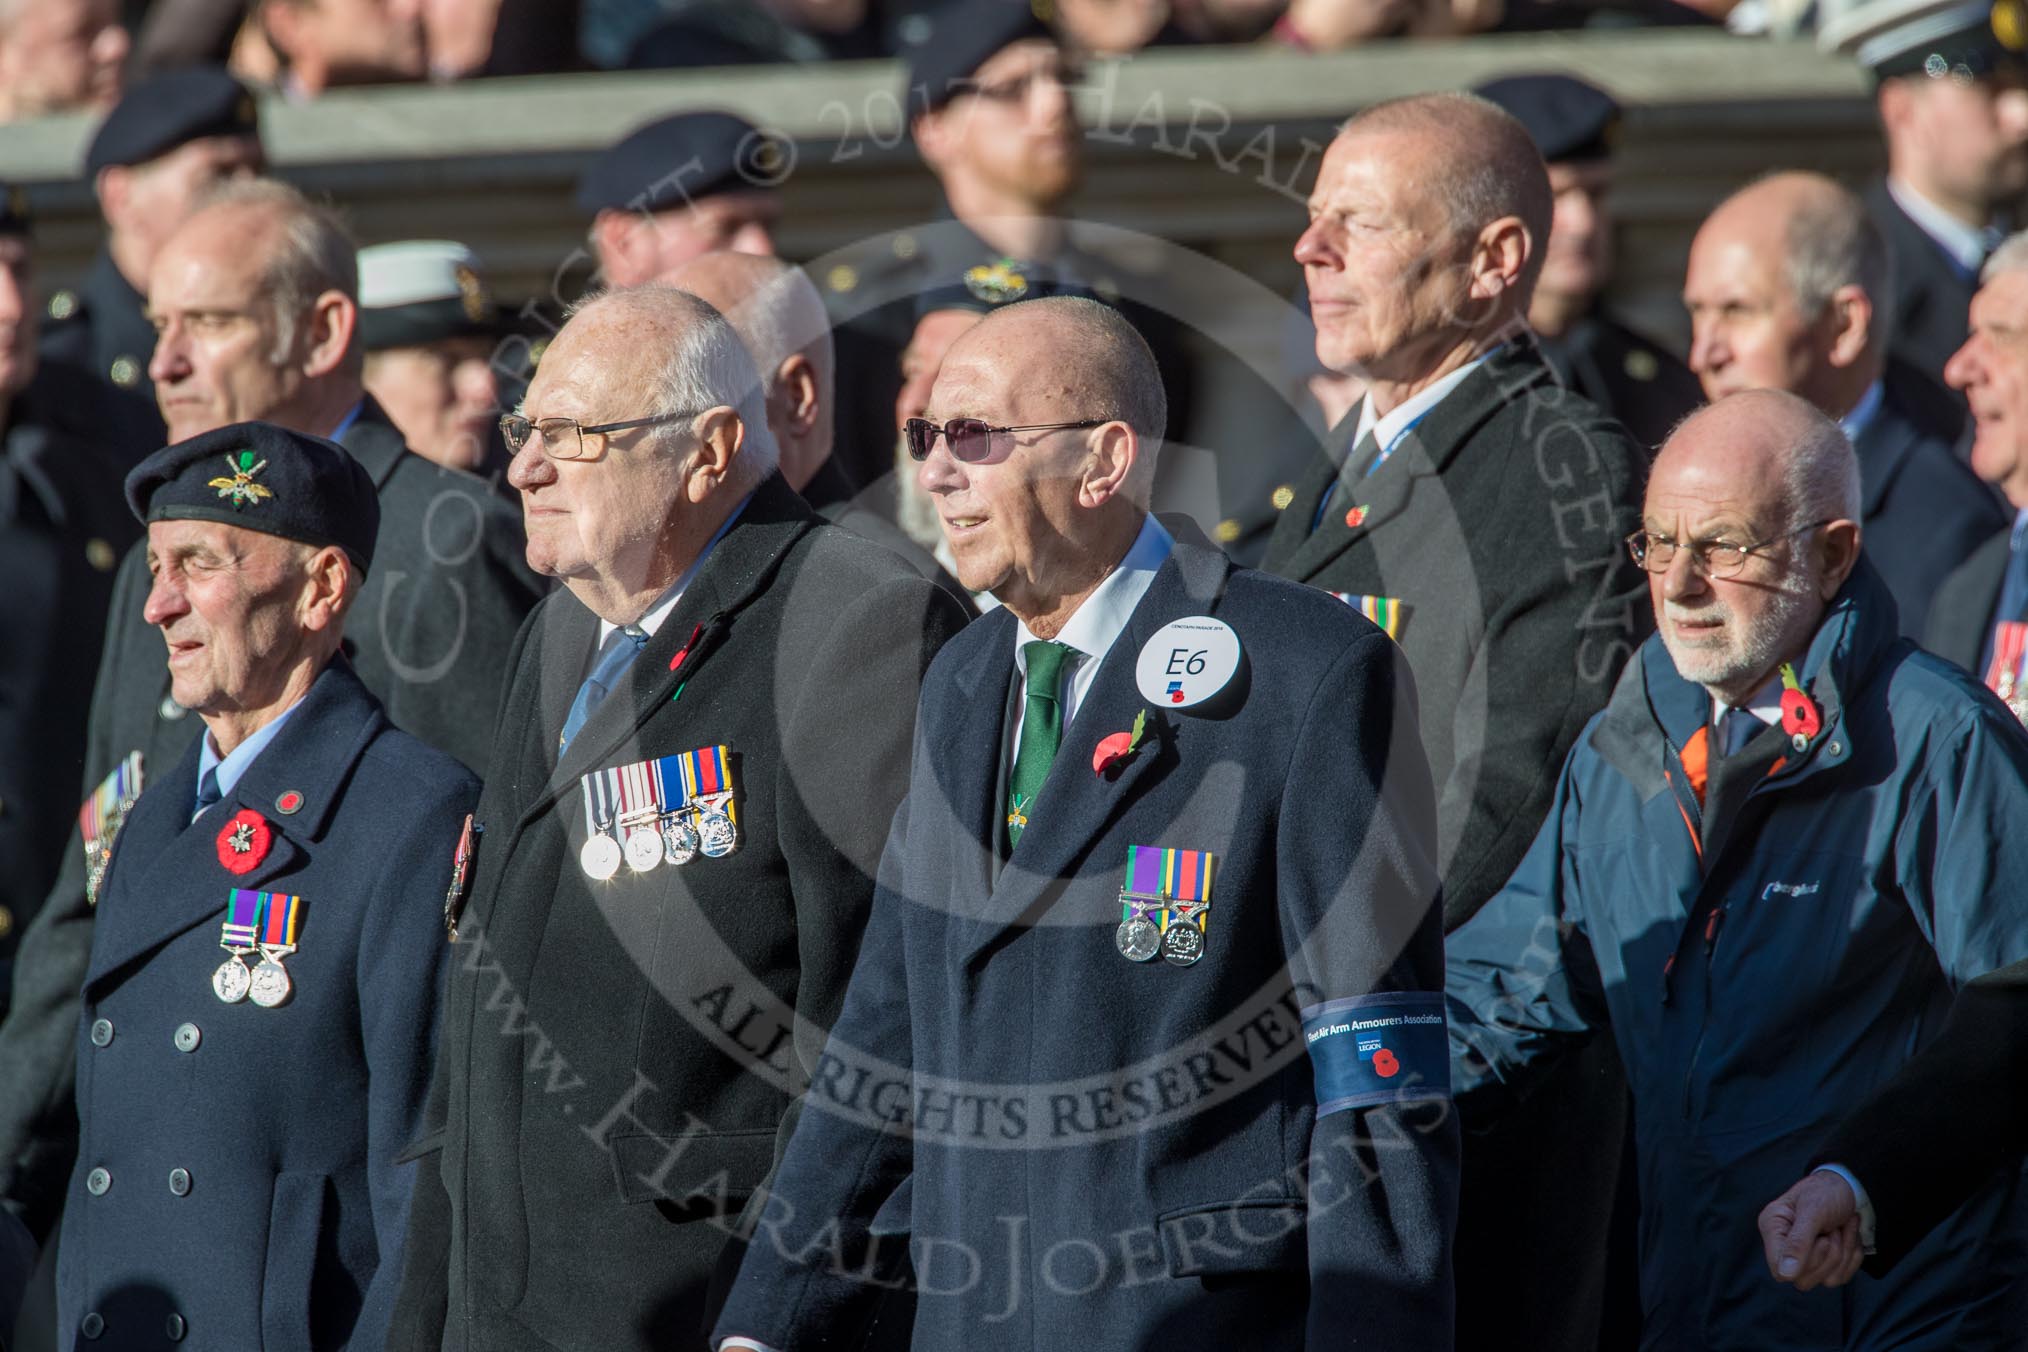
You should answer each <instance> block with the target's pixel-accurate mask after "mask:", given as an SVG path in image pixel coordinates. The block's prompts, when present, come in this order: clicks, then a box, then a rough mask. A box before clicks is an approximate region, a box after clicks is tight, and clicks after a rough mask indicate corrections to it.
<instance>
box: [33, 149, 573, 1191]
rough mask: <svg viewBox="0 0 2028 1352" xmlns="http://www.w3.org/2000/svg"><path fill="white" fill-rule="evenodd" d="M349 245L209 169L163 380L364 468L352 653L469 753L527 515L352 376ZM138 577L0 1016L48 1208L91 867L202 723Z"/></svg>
mask: <svg viewBox="0 0 2028 1352" xmlns="http://www.w3.org/2000/svg"><path fill="white" fill-rule="evenodd" d="M357 255H358V248H357V245H355V244H354V242H353V240H352V238H351V237H350V236H349V235H347V234H346V233H345V231H344V229H343V228H342V227H341V226H339V225H338V224H337V222H336V221H335V219H334V218H333V217H332V216H331V215H330V213H329V212H327V211H324V210H322V209H320V208H318V207H316V206H315V205H314V204H312V203H310V202H309V201H307V200H306V199H305V198H304V197H303V196H302V194H301V193H299V192H297V191H296V190H295V189H293V188H291V187H289V186H287V185H286V184H282V183H276V182H273V181H271V180H255V181H252V182H248V183H235V184H228V185H225V186H223V187H221V188H220V189H219V190H218V192H217V194H216V195H215V196H214V197H213V198H212V199H209V200H208V204H207V205H206V206H205V207H204V208H203V209H202V210H201V211H199V212H198V213H197V215H195V216H193V217H192V218H191V219H190V220H189V221H187V222H186V223H185V225H184V228H183V229H182V230H179V231H178V232H177V234H176V236H175V237H174V238H173V239H172V240H171V241H170V242H169V244H168V245H167V246H165V247H164V249H163V251H162V257H161V259H160V260H159V262H158V266H157V269H156V272H157V277H156V285H155V286H154V287H153V288H152V289H151V294H150V308H151V310H152V311H153V314H154V318H155V319H156V320H157V322H158V323H160V324H161V326H162V339H161V341H160V343H159V344H157V349H156V353H155V358H154V367H153V369H154V371H155V373H156V377H157V381H156V384H157V389H158V390H159V391H160V393H161V397H162V406H163V409H164V411H165V412H166V413H167V414H168V416H169V419H170V422H171V426H172V434H173V435H174V436H176V437H177V438H178V440H179V441H180V440H185V439H188V438H190V437H194V436H197V435H199V434H201V433H204V432H209V431H213V430H215V429H217V428H218V427H221V426H226V425H229V424H232V423H237V422H245V421H252V420H260V421H264V422H273V423H276V424H278V425H281V426H286V427H288V428H290V429H291V430H292V431H297V432H303V433H308V434H310V435H315V436H328V437H329V438H330V439H331V440H333V441H335V442H337V443H338V444H340V445H341V446H343V447H344V448H345V450H346V452H347V453H348V454H349V455H350V456H351V457H352V458H353V459H354V460H356V461H357V462H358V463H359V464H360V465H361V466H362V467H363V468H364V470H365V471H366V473H367V475H368V477H369V479H370V480H371V482H372V483H373V485H374V487H375V496H376V500H377V502H378V505H379V518H378V519H379V522H380V530H379V536H378V543H379V552H380V563H381V566H380V567H379V568H377V569H375V570H374V572H373V574H372V576H371V577H368V578H367V579H366V580H365V582H364V584H363V586H362V587H361V589H360V592H359V597H358V600H357V601H356V603H355V604H354V607H353V612H352V613H353V620H352V623H351V625H349V626H348V627H347V631H346V638H345V643H346V655H347V657H348V659H349V660H350V661H351V662H352V664H353V667H354V669H355V671H356V672H357V674H358V676H359V679H360V680H361V681H362V682H364V684H365V685H366V688H367V689H369V690H371V691H372V692H373V694H374V696H375V697H376V698H377V699H379V700H380V701H381V703H382V704H383V705H384V706H386V709H387V711H388V716H389V717H390V718H391V719H392V720H393V721H394V723H395V725H396V726H398V727H400V728H401V729H402V730H403V731H405V732H410V733H413V734H414V735H416V736H417V737H420V738H421V739H422V740H423V741H425V742H427V743H428V744H429V745H431V746H433V747H435V748H437V749H438V750H440V751H444V752H447V753H449V754H451V755H453V756H456V757H457V758H458V759H460V760H462V761H464V762H465V763H466V764H473V763H475V762H478V761H480V760H481V759H483V757H484V754H485V747H486V745H487V742H488V739H489V738H490V736H491V733H492V727H493V714H494V709H495V706H496V704H497V702H498V699H499V692H500V690H501V689H502V688H503V687H504V685H505V683H506V679H507V673H508V670H509V666H510V664H509V661H508V657H509V653H510V652H511V649H512V643H513V639H514V634H515V631H516V630H517V629H518V628H519V627H520V625H521V621H522V619H523V618H524V617H525V616H526V615H527V613H528V610H529V608H530V607H531V606H533V605H534V604H535V601H536V599H537V597H538V596H539V595H540V590H541V589H540V584H539V582H538V580H537V579H536V578H535V577H534V576H533V575H532V574H531V573H530V572H529V571H528V569H527V566H526V564H525V562H524V561H523V559H522V556H521V543H522V538H521V531H520V523H519V522H518V521H517V520H516V518H515V514H514V512H513V509H512V508H511V507H510V506H509V505H508V504H507V503H506V502H504V501H502V500H501V498H500V495H499V494H498V493H497V492H495V491H494V489H493V488H492V486H491V485H489V484H487V483H486V482H485V481H484V480H482V479H479V478H477V477H476V476H474V475H470V474H466V473H464V472H462V471H460V470H455V469H448V468H445V467H443V466H440V465H434V464H432V463H430V462H429V461H427V460H425V459H423V458H422V457H421V456H419V455H415V454H413V453H411V452H410V451H408V450H407V449H406V448H405V447H404V446H403V445H402V439H401V434H400V433H399V432H398V431H396V430H395V428H394V426H393V425H392V424H391V423H390V422H389V421H388V420H387V417H386V415H385V414H384V413H382V412H381V410H380V408H379V406H378V405H377V404H375V403H374V401H373V400H372V399H371V398H369V397H367V396H366V395H365V393H364V391H363V390H362V388H361V386H360V368H361V365H362V356H361V354H360V352H359V343H358V302H357V296H358V284H357V280H356V276H357V273H356V259H357ZM277 279H281V281H282V283H283V284H281V285H277V284H276V282H277ZM149 585H150V582H149V572H148V567H147V560H146V558H145V556H144V554H143V552H142V551H140V550H130V551H129V552H128V554H127V557H126V559H125V560H124V561H123V562H122V563H121V565H120V571H119V573H118V576H117V577H116V579H115V582H114V590H113V600H112V615H113V618H112V622H111V624H109V625H108V627H107V631H106V648H105V653H104V656H103V658H102V659H101V662H100V666H99V677H98V681H97V684H96V687H95V690H94V693H93V696H92V709H91V719H90V725H89V732H88V735H87V738H86V744H85V774H84V779H83V782H82V783H81V784H78V785H77V786H76V789H75V791H76V792H77V793H78V794H79V796H80V797H82V798H83V799H84V800H85V804H84V805H85V807H86V808H87V809H93V810H92V811H89V812H87V813H86V814H85V815H84V816H83V817H81V818H80V819H79V824H78V829H77V830H76V831H75V832H74V833H73V834H72V836H71V844H70V846H69V847H68V848H67V850H66V852H65V859H64V862H63V866H62V869H61V870H60V872H59V874H58V877H57V880H56V882H55V884H54V885H53V886H52V887H51V889H50V891H49V894H48V899H47V900H46V901H45V902H44V904H43V906H42V908H41V911H40V912H39V913H38V914H37V916H36V919H35V923H34V924H33V925H31V926H30V927H29V930H28V932H27V933H26V934H25V935H24V936H23V939H22V944H21V949H22V951H21V956H20V959H19V961H18V963H17V965H16V980H15V983H14V1002H13V1005H12V1007H11V1008H10V1009H9V1010H8V1014H7V1020H6V1022H5V1023H4V1024H0V1084H5V1085H7V1086H8V1092H7V1093H4V1094H0V1197H5V1198H6V1199H8V1201H9V1202H11V1203H13V1204H15V1205H17V1206H21V1207H24V1208H26V1209H28V1210H30V1211H33V1212H35V1213H37V1214H38V1215H39V1216H40V1217H42V1220H41V1223H40V1225H46V1224H47V1214H48V1211H49V1210H50V1209H51V1208H52V1207H53V1206H54V1205H55V1204H56V1199H54V1198H51V1197H50V1196H49V1195H48V1193H49V1189H48V1187H47V1183H48V1181H49V1179H50V1178H51V1177H52V1176H54V1177H61V1176H62V1173H63V1172H64V1170H65V1169H66V1168H67V1164H66V1163H65V1161H67V1159H68V1155H69V1151H70V1149H71V1148H72V1141H71V1137H72V1135H73V1132H74V1125H75V1124H74V1121H73V1119H72V1117H71V1113H70V1101H71V1092H70V1072H71V1064H72V1062H71V1058H70V1056H69V1055H68V1051H67V1048H68V1045H69V1039H70V1036H71V1033H72V1030H73V1029H74V1028H75V1026H76V1023H77V1017H78V1015H77V998H78V997H77V992H78V986H79V979H80V978H81V976H82V975H83V967H84V963H85V960H86V953H87V951H88V949H89V946H90V942H91V939H90V931H91V926H92V916H93V906H92V900H93V897H94V895H95V893H94V891H93V888H92V885H91V877H90V873H89V870H88V867H87V866H88V865H89V864H90V863H92V862H93V861H94V860H95V859H96V857H97V855H98V853H100V852H102V851H103V849H104V848H105V847H106V845H107V844H109V842H110V841H111V840H112V838H113V836H114V834H115V831H116V829H117V827H118V823H119V819H120V812H119V809H120V808H121V807H122V806H123V805H124V804H125V803H126V802H127V801H128V799H129V798H130V797H131V794H130V792H129V790H130V789H131V777H130V776H128V775H126V774H124V773H123V772H124V771H125V770H126V768H127V767H129V766H131V765H133V764H134V763H135V761H134V758H135V756H136V754H137V753H138V756H139V775H140V778H141V780H142V782H143V783H147V782H152V780H153V779H154V778H155V777H156V776H158V775H159V774H161V773H163V772H166V771H167V770H168V769H169V768H170V767H171V766H173V765H175V764H176V762H177V759H178V758H179V757H180V756H181V754H182V753H183V751H184V749H185V748H186V747H187V746H188V745H189V744H190V743H191V742H192V741H194V740H196V739H197V733H198V728H197V720H196V719H194V718H192V717H191V716H190V710H189V708H188V706H186V705H185V704H184V703H183V702H182V701H181V699H180V698H179V696H178V693H177V691H176V689H175V687H174V683H173V682H172V681H170V680H169V679H167V675H166V673H165V672H164V671H163V669H162V667H161V665H160V664H159V663H158V662H157V661H156V657H157V654H158V649H157V648H156V647H155V645H156V643H157V642H159V639H158V637H157V636H156V635H155V634H154V633H153V632H152V631H151V629H150V627H149V625H148V624H147V623H146V622H145V621H144V616H143V608H144V606H145V603H146V597H147V593H148V589H149ZM62 788H63V786H62V785H57V786H55V790H56V791H61V789H62ZM98 804H102V805H103V807H104V811H103V812H98V811H97V810H96V809H95V808H94V805H98ZM52 1162H54V1163H52ZM40 1225H38V1228H40Z"/></svg>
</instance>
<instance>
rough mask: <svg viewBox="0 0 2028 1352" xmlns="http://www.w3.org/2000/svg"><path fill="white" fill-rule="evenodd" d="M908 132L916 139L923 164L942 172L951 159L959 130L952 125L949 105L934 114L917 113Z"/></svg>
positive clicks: (917, 150) (916, 146)
mask: <svg viewBox="0 0 2028 1352" xmlns="http://www.w3.org/2000/svg"><path fill="white" fill-rule="evenodd" d="M908 130H909V135H911V136H913V137H914V138H915V148H916V152H917V153H918V154H920V155H921V156H922V162H923V163H924V164H926V165H928V166H929V167H930V168H931V169H932V170H936V171H941V170H942V169H943V167H944V165H945V163H946V162H947V161H948V160H949V159H950V157H951V146H952V143H953V142H954V141H955V140H956V139H957V128H956V127H955V126H953V125H952V122H951V113H950V109H949V107H948V105H947V106H945V107H943V108H938V109H936V110H935V111H934V112H927V113H917V114H916V117H915V121H913V122H911V123H909V127H908Z"/></svg>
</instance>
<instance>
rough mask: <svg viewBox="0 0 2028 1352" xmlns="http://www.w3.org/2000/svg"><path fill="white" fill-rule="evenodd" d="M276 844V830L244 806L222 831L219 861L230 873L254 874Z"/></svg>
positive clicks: (220, 832) (219, 839)
mask: <svg viewBox="0 0 2028 1352" xmlns="http://www.w3.org/2000/svg"><path fill="white" fill-rule="evenodd" d="M274 843H275V837H274V832H273V831H272V830H271V829H270V828H269V826H268V824H267V821H266V819H265V818H263V817H262V816H261V814H260V813H258V812H256V811H254V810H253V809H252V808H250V807H243V808H241V809H240V810H239V811H238V812H235V813H233V815H232V819H231V820H230V821H228V822H227V823H226V824H225V825H224V826H223V827H222V828H220V830H219V832H218V862H219V863H221V864H223V865H225V869H226V872H228V873H252V872H253V871H254V870H255V869H257V868H259V867H260V863H261V860H263V859H265V858H267V857H268V848H269V847H270V846H271V845H273V844H274Z"/></svg>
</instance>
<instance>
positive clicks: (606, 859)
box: [577, 793, 739, 882]
mask: <svg viewBox="0 0 2028 1352" xmlns="http://www.w3.org/2000/svg"><path fill="white" fill-rule="evenodd" d="M731 797H732V795H731V794H729V793H727V794H713V795H711V796H710V797H708V798H703V799H700V800H699V801H698V804H697V805H696V806H686V807H683V808H680V809H678V810H677V811H675V812H659V813H658V812H645V813H637V814H635V815H634V816H632V817H622V818H621V819H620V821H619V823H618V826H619V830H620V831H622V832H624V833H625V839H626V843H625V845H622V844H621V843H620V840H619V839H617V838H616V833H615V832H614V830H613V826H614V823H613V822H612V821H610V820H607V821H602V822H600V823H599V824H598V829H597V830H596V831H595V832H593V834H592V837H591V839H590V840H587V841H586V842H585V843H584V848H583V849H581V850H579V851H578V855H577V862H578V866H579V867H581V868H582V869H584V871H585V874H586V876H588V877H591V878H595V879H597V880H598V881H600V882H604V881H605V880H606V879H608V878H610V877H612V876H613V875H614V874H616V873H618V872H619V871H620V862H621V861H622V860H625V861H626V865H627V867H628V868H630V869H632V870H633V871H634V872H636V873H646V872H648V871H649V870H650V869H652V868H654V867H655V866H656V865H658V864H664V863H667V864H687V863H689V862H690V861H691V860H692V859H695V858H696V857H697V856H698V855H699V854H702V855H704V856H705V857H707V858H710V859H722V858H724V857H725V856H726V855H728V854H731V853H732V852H733V851H734V850H735V849H737V848H738V847H739V828H738V827H737V826H735V825H733V821H732V814H731V813H729V812H727V811H726V810H725V803H726V800H727V799H729V798H731Z"/></svg>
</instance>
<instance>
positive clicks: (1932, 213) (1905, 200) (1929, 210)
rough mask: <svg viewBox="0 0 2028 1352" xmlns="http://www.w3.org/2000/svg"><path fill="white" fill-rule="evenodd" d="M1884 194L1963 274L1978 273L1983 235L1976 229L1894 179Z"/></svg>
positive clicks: (1984, 237)
mask: <svg viewBox="0 0 2028 1352" xmlns="http://www.w3.org/2000/svg"><path fill="white" fill-rule="evenodd" d="M1887 195H1888V196H1890V197H1892V198H1893V199H1894V202H1895V205H1896V206H1898V207H1900V208H1901V209H1902V210H1903V211H1904V212H1906V213H1908V219H1910V220H1911V221H1914V222H1915V223H1916V225H1917V226H1918V227H1920V228H1921V230H1922V233H1923V234H1925V235H1928V236H1929V237H1930V238H1931V239H1933V240H1935V241H1936V243H1937V247H1938V248H1940V249H1942V250H1943V251H1944V252H1945V253H1947V254H1949V255H1950V256H1951V258H1952V259H1953V260H1954V261H1955V262H1956V263H1957V265H1958V266H1959V267H1961V268H1963V269H1964V270H1965V271H1966V272H1977V271H1978V270H1979V265H1980V264H1981V263H1983V262H1985V261H1986V234H1985V231H1983V230H1981V229H1980V228H1979V227H1978V226H1975V225H1966V224H1965V223H1964V222H1963V221H1961V220H1959V219H1958V218H1957V217H1955V216H1953V215H1951V214H1950V213H1949V212H1948V211H1945V210H1944V209H1943V208H1942V207H1940V206H1938V205H1937V204H1936V203H1934V202H1932V201H1930V200H1929V199H1928V198H1927V197H1924V196H1923V195H1922V194H1921V193H1919V192H1917V191H1916V190H1915V189H1913V188H1911V187H1909V186H1908V185H1907V184H1906V183H1903V182H1902V181H1901V180H1899V179H1897V178H1893V177H1890V178H1889V179H1888V180H1887Z"/></svg>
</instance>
